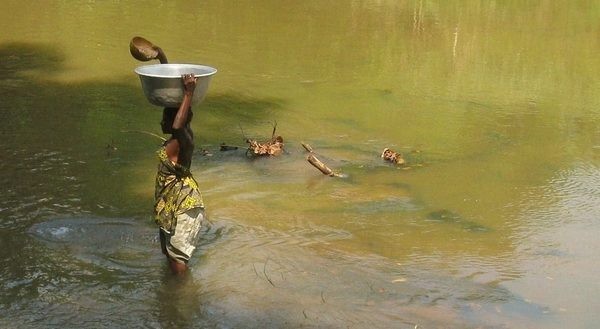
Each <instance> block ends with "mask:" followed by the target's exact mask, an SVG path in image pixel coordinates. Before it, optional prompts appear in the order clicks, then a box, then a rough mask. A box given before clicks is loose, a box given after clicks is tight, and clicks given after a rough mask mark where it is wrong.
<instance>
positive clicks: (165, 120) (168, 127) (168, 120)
mask: <svg viewBox="0 0 600 329" xmlns="http://www.w3.org/2000/svg"><path fill="white" fill-rule="evenodd" d="M177 111H179V108H177V107H165V108H164V109H163V117H162V121H161V122H160V127H161V128H162V132H163V133H164V134H171V133H173V122H174V121H175V116H176V115H177ZM193 116H194V113H193V112H192V109H190V110H189V112H188V117H187V121H186V123H185V124H186V125H189V124H190V122H191V121H192V117H193Z"/></svg>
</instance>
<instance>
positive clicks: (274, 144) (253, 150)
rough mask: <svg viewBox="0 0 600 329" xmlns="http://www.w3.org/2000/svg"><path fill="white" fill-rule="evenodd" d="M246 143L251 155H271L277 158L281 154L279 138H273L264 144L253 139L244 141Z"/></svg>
mask: <svg viewBox="0 0 600 329" xmlns="http://www.w3.org/2000/svg"><path fill="white" fill-rule="evenodd" d="M246 143H248V144H249V145H248V153H249V154H252V155H272V156H277V155H280V154H281V153H283V138H282V137H281V136H277V137H273V138H271V140H269V141H266V142H264V143H259V142H257V141H256V140H253V139H246Z"/></svg>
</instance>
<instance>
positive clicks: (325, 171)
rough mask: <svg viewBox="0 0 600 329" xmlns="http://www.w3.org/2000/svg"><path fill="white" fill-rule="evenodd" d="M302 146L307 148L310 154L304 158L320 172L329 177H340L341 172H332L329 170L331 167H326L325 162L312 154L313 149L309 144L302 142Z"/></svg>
mask: <svg viewBox="0 0 600 329" xmlns="http://www.w3.org/2000/svg"><path fill="white" fill-rule="evenodd" d="M302 147H304V149H305V150H307V151H308V152H309V153H310V154H309V155H308V156H307V157H306V160H307V161H308V162H309V163H310V164H311V165H313V166H314V167H315V168H317V169H319V171H320V172H321V173H323V175H327V176H330V177H342V175H341V174H338V173H336V172H334V171H333V170H331V168H329V167H327V165H326V164H324V163H323V162H321V160H319V159H318V158H317V157H316V156H315V155H314V154H313V149H312V147H310V145H308V144H306V143H302Z"/></svg>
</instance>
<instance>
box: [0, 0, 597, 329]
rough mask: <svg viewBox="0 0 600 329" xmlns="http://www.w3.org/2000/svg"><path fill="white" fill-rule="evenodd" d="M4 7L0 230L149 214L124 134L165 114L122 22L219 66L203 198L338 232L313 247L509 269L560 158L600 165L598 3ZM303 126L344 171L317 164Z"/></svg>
mask: <svg viewBox="0 0 600 329" xmlns="http://www.w3.org/2000/svg"><path fill="white" fill-rule="evenodd" d="M5 7H6V10H3V11H2V12H1V13H0V28H2V30H3V31H4V32H5V33H3V34H2V35H1V36H0V57H1V58H2V61H0V71H1V72H0V73H1V76H2V80H1V81H0V95H1V96H2V100H3V101H2V103H1V104H0V110H1V111H0V115H1V116H2V119H3V123H4V128H3V129H2V130H1V132H0V136H1V137H2V140H3V142H2V144H1V147H2V151H3V152H4V153H5V154H8V155H9V156H10V157H11V159H13V160H14V161H4V162H3V164H2V167H0V168H1V169H2V172H3V173H2V174H1V176H0V178H1V180H2V184H3V185H4V186H11V188H9V190H8V191H7V194H6V195H7V196H8V197H7V198H6V199H5V201H3V202H4V203H3V204H2V206H0V207H1V208H2V209H3V212H4V214H6V215H5V216H4V217H3V220H2V222H1V225H2V227H3V228H12V229H14V230H17V231H18V230H19V229H22V228H25V227H28V226H29V225H31V223H32V222H35V221H39V220H41V219H42V218H44V217H45V216H50V215H52V214H56V213H64V212H73V213H80V212H91V213H97V214H99V215H107V216H108V215H112V216H133V217H136V218H144V219H145V218H147V217H148V215H149V209H150V204H151V202H152V181H153V175H154V172H153V170H154V166H155V163H154V159H153V151H154V148H155V147H156V146H157V144H158V143H157V140H154V139H152V138H151V137H148V136H147V135H143V134H135V133H123V131H124V130H145V131H150V132H158V121H159V120H160V118H159V116H160V110H159V109H157V108H153V106H151V105H149V104H147V103H146V101H145V100H144V99H143V97H142V95H141V90H140V88H139V82H138V81H137V78H136V77H135V76H134V74H133V68H134V67H135V66H137V65H140V63H138V62H135V61H134V60H133V59H132V58H131V57H130V56H129V54H128V52H127V48H126V47H127V44H128V42H129V39H130V38H131V37H132V36H133V35H137V34H140V35H143V36H146V37H148V38H149V39H150V40H152V41H153V42H155V43H157V44H159V45H160V46H161V47H163V49H165V50H166V52H167V54H168V55H169V58H170V59H172V60H173V61H182V62H198V63H203V64H208V65H213V66H215V67H217V68H218V69H219V73H218V74H217V75H216V76H215V79H214V80H213V82H212V85H211V87H210V89H209V94H208V97H207V99H206V101H205V102H204V103H203V104H202V105H201V106H199V107H198V108H197V109H195V121H194V129H195V131H196V132H197V134H196V136H197V141H198V142H197V145H198V147H199V149H201V148H205V149H207V150H209V151H211V152H212V153H213V154H214V155H213V156H212V157H205V156H202V155H200V153H197V155H196V156H195V158H194V168H193V169H194V171H195V173H197V176H199V177H200V180H201V185H202V188H203V190H204V193H205V198H206V202H207V205H208V210H209V214H211V215H212V216H213V217H215V218H227V219H231V220H234V221H236V222H239V223H241V224H243V225H248V226H251V227H253V226H258V227H264V228H266V229H273V230H281V231H283V232H285V231H286V230H287V231H293V230H300V231H301V230H302V229H306V228H310V227H323V226H324V227H330V228H332V229H333V230H336V232H340V231H342V232H345V234H341V236H343V238H339V239H333V240H332V241H328V244H327V245H326V246H322V248H334V249H336V250H343V251H347V252H348V253H351V254H360V255H367V254H376V255H380V256H385V257H388V258H389V259H390V260H392V261H397V262H400V263H403V262H410V261H413V260H415V259H416V260H418V261H419V262H421V261H422V262H426V263H428V264H427V266H430V267H448V268H449V271H456V272H458V273H464V272H467V273H471V272H477V271H479V270H480V271H482V272H486V273H487V276H486V277H487V278H488V279H487V280H488V281H490V282H496V281H500V282H502V281H503V280H510V279H515V278H518V277H519V276H520V275H526V274H523V273H522V272H520V271H519V270H518V268H519V264H518V262H517V261H514V258H516V257H513V256H515V255H516V254H517V253H518V250H519V249H518V245H519V244H520V243H521V241H520V240H519V239H518V238H516V237H515V236H520V234H521V231H522V230H531V231H536V230H540V229H542V228H544V227H545V222H543V221H542V220H539V218H540V217H541V218H545V217H544V216H535V215H527V216H525V215H523V214H524V213H526V214H531V213H534V214H544V211H545V208H546V207H547V205H548V204H551V203H552V202H553V200H560V195H558V196H557V195H554V194H553V193H552V192H548V191H549V189H548V188H546V187H547V185H550V182H551V181H552V180H553V179H555V177H557V176H559V175H561V174H562V173H563V172H568V171H570V170H571V169H572V168H574V167H578V166H580V164H582V163H583V164H585V165H586V166H591V167H592V168H595V167H594V166H597V165H598V163H599V157H598V145H600V137H599V134H598V131H600V127H599V122H598V109H599V108H600V106H599V105H600V101H599V99H600V97H598V90H600V89H599V88H598V87H599V86H598V79H597V77H598V71H599V64H598V61H597V54H598V50H600V39H598V38H597V35H598V33H599V31H600V27H599V26H598V23H597V22H598V21H599V18H600V17H599V16H600V6H598V5H597V4H595V3H593V2H589V1H574V2H570V3H569V4H561V3H556V2H552V1H536V2H531V1H528V2H522V1H520V2H518V1H509V2H497V1H489V2H469V3H464V2H456V1H443V2H442V1H420V0H419V1H417V0H415V1H334V2H330V3H327V4H323V3H322V2H320V1H303V2H296V1H284V2H281V1H260V2H241V3H237V4H236V5H235V6H232V5H231V4H228V3H223V2H219V1H205V2H196V3H192V4H190V3H184V2H183V1H170V2H154V3H145V4H139V3H135V4H134V3H126V4H124V3H120V4H117V3H110V2H59V1H45V2H42V3H20V2H16V1H9V2H7V3H6V4H5ZM282 8H283V9H282ZM16 13H17V14H20V15H17V14H16ZM16 17H19V19H18V20H17V19H15V18H16ZM82 22H85V23H84V24H82ZM117 22H118V24H117ZM157 22H160V23H161V24H159V25H160V28H157V26H158V24H157ZM274 121H277V124H278V126H277V127H278V133H279V134H281V135H283V137H284V140H285V141H286V146H287V150H288V152H289V153H288V154H286V155H285V156H284V157H282V158H280V159H260V160H256V161H249V160H248V159H246V158H245V156H244V154H243V152H241V151H238V152H230V153H220V152H218V151H217V149H218V145H219V144H220V143H222V142H226V143H228V144H233V145H240V146H244V137H245V136H244V135H246V137H254V138H268V137H269V135H270V133H271V129H272V126H271V124H272V123H273V122H274ZM240 126H241V127H242V128H243V133H242V130H241V129H240ZM301 141H304V142H308V143H309V144H311V145H312V146H313V147H314V148H315V150H316V151H317V154H318V155H319V157H320V158H322V159H324V160H326V162H327V163H328V164H329V165H331V166H332V167H334V168H336V169H339V170H340V171H342V172H344V173H346V174H348V178H345V179H339V180H333V179H329V178H327V177H321V176H320V174H319V173H318V172H316V171H315V170H314V168H311V167H310V166H309V165H308V164H307V163H306V162H305V159H304V151H303V149H302V148H301V147H300V142H301ZM15 145H16V146H17V147H15ZM384 147H391V148H393V149H396V150H399V151H401V152H403V153H405V154H406V155H407V156H408V155H411V154H414V153H411V152H413V151H414V150H419V151H420V153H419V154H420V156H419V159H418V161H419V163H420V164H422V166H420V167H414V166H413V167H412V169H410V170H402V169H397V168H394V167H393V166H390V165H387V164H385V163H382V162H381V159H380V158H379V154H380V152H381V150H382V149H383V148H384ZM16 177H18V178H19V179H18V180H17V178H16ZM532 191H534V192H532ZM550 191H552V190H551V189H550ZM23 196H26V197H25V201H23V198H22V197H23ZM573 207H576V205H575V206H573ZM5 209H9V210H5ZM532 209H533V210H532ZM574 210H576V209H574ZM567 213H577V211H573V212H567ZM536 218H538V219H537V221H536ZM567 218H568V217H567ZM580 218H581V217H580V216H575V217H573V218H571V220H578V219H580ZM446 219H449V220H446ZM148 225H151V224H148ZM15 227H16V229H15ZM483 228H485V229H483ZM594 229H597V227H594ZM526 236H527V235H526ZM515 246H517V247H515ZM314 248H316V249H319V248H321V247H319V246H315V247H314ZM465 259H466V260H465ZM487 262H489V263H487ZM550 262H552V261H550ZM590 262H592V261H590ZM482 263H485V264H482ZM490 264H491V265H490ZM552 264H553V263H552ZM552 264H551V265H552ZM588 265H589V264H588ZM550 267H551V266H550ZM490 268H492V269H490ZM515 268H517V270H515ZM507 273H508V274H507ZM515 273H516V274H515ZM587 284H590V285H591V284H592V283H591V282H587ZM580 307H581V306H580ZM582 321H584V322H586V321H587V322H586V323H592V322H593V316H589V317H586V318H585V319H583V320H582Z"/></svg>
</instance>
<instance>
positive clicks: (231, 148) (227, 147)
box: [219, 143, 238, 152]
mask: <svg viewBox="0 0 600 329" xmlns="http://www.w3.org/2000/svg"><path fill="white" fill-rule="evenodd" d="M237 149H238V147H237V146H232V145H227V144H225V143H221V145H220V147H219V150H220V151H221V152H225V151H235V150H237Z"/></svg>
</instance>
